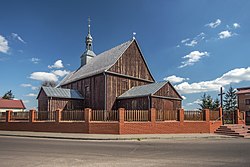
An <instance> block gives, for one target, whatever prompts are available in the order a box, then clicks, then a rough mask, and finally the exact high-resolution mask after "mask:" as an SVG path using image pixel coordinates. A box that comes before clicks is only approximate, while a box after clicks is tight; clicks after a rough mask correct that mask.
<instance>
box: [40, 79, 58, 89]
mask: <svg viewBox="0 0 250 167" xmlns="http://www.w3.org/2000/svg"><path fill="white" fill-rule="evenodd" d="M42 86H45V87H53V88H54V87H56V82H55V81H44V82H43V83H42Z"/></svg>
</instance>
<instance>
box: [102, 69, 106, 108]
mask: <svg viewBox="0 0 250 167" xmlns="http://www.w3.org/2000/svg"><path fill="white" fill-rule="evenodd" d="M103 75H104V110H107V104H106V102H107V75H106V73H105V72H103Z"/></svg>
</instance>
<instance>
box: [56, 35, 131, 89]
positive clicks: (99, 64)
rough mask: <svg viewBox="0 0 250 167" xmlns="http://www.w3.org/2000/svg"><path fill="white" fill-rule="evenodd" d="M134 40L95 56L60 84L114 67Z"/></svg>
mask: <svg viewBox="0 0 250 167" xmlns="http://www.w3.org/2000/svg"><path fill="white" fill-rule="evenodd" d="M133 41H134V40H129V41H127V42H125V43H123V44H121V45H118V46H116V47H114V48H112V49H110V50H107V51H105V52H103V53H101V54H99V55H97V56H95V57H93V58H92V59H91V60H90V62H89V63H88V64H86V65H84V66H82V67H80V68H79V69H78V70H76V71H75V72H74V73H73V74H72V75H71V76H69V77H67V79H63V80H64V81H63V82H61V84H60V85H65V84H67V83H71V82H73V81H77V80H79V79H82V78H86V77H89V76H93V75H96V74H100V73H102V72H104V71H107V70H108V69H109V68H110V67H112V65H114V64H115V63H116V61H117V60H118V59H119V58H120V56H121V55H122V54H123V53H124V52H125V50H126V49H127V48H128V47H129V46H130V44H131V43H132V42H133Z"/></svg>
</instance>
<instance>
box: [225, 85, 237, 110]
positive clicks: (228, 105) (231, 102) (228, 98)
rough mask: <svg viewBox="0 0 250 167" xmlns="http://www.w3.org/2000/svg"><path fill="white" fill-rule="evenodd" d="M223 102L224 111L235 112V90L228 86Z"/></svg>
mask: <svg viewBox="0 0 250 167" xmlns="http://www.w3.org/2000/svg"><path fill="white" fill-rule="evenodd" d="M223 101H224V110H225V111H235V110H236V108H237V96H236V90H235V89H233V88H232V87H231V86H230V87H229V89H228V91H227V93H226V94H225V96H224V100H223Z"/></svg>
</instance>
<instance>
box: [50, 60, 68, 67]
mask: <svg viewBox="0 0 250 167" xmlns="http://www.w3.org/2000/svg"><path fill="white" fill-rule="evenodd" d="M63 67H64V66H63V63H62V60H57V61H56V62H55V63H54V64H53V65H49V66H48V68H63Z"/></svg>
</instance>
